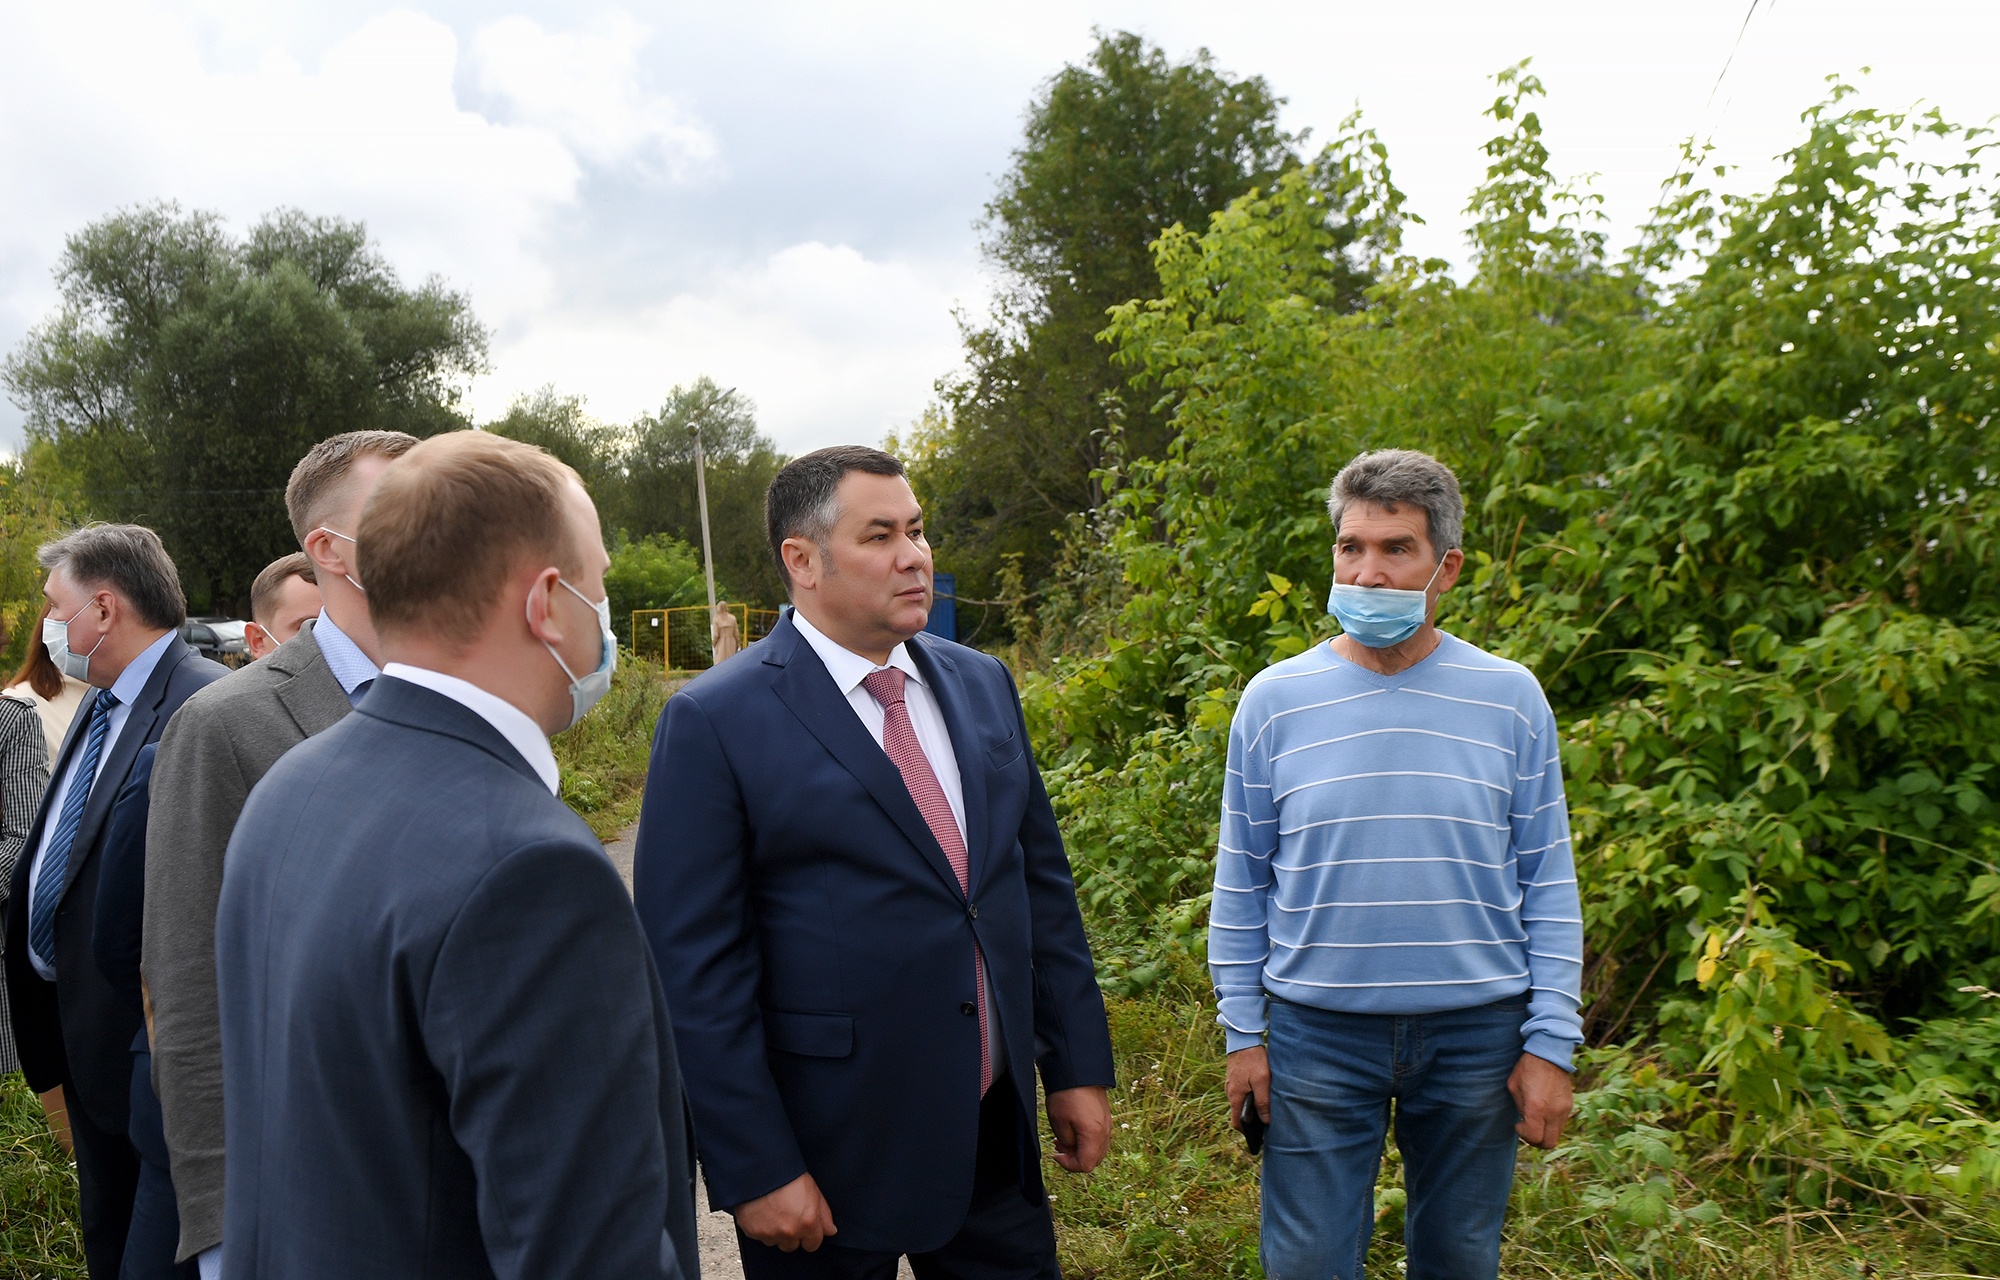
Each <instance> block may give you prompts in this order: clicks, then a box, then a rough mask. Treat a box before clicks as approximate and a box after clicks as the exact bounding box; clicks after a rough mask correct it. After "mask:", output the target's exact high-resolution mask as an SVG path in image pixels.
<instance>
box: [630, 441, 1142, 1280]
mask: <svg viewBox="0 0 2000 1280" xmlns="http://www.w3.org/2000/svg"><path fill="white" fill-rule="evenodd" d="M765 511H766V524H767V528H768V533H769V536H770V539H771V547H772V552H773V554H774V555H775V556H776V557H777V559H778V561H779V563H780V565H781V566H782V567H783V569H784V572H785V575H786V578H787V580H788V582H789V584H790V588H791V596H792V603H793V608H792V610H791V611H789V612H788V613H787V614H786V615H785V617H784V618H783V619H781V620H780V621H779V623H778V625H777V627H776V628H775V629H773V631H772V632H771V634H770V635H769V636H768V637H767V638H766V639H764V640H763V641H762V642H761V643H759V644H757V645H755V646H752V647H751V648H750V649H748V650H746V651H745V653H744V655H743V656H742V657H740V658H737V659H735V660H733V661H731V662H728V663H724V664H722V665H721V666H719V667H716V668H715V669H714V670H712V671H710V672H708V673H706V674H705V675H703V676H702V677H701V678H699V679H697V680H695V681H694V682H693V683H692V684H690V685H688V686H687V688H685V689H683V690H682V691H681V692H680V693H678V694H677V695H675V696H674V697H673V698H672V699H670V700H669V701H668V703H667V707H666V711H665V712H664V714H663V715H662V716H661V719H660V727H659V731H658V734H657V736H656V737H655V739H654V745H653V759H652V765H651V772H650V774H649V776H648V778H647V783H646V799H645V808H644V811H643V814H642V817H641V820H640V825H639V841H638V850H637V854H636V860H635V866H634V873H635V889H636V892H637V899H638V904H639V914H640V917H641V918H642V919H643V920H644V921H645V922H646V929H647V932H648V934H649V936H650V937H651V939H652V942H653V951H654V954H655V956H656V957H657V958H658V961H659V964H660V968H661V970H662V971H663V972H666V973H671V974H674V975H676V976H675V981H674V1001H673V1013H674V1031H675V1036H676V1039H677V1040H678V1042H679V1044H680V1047H681V1055H682V1056H681V1069H682V1071H683V1072H684V1073H685V1075H686V1076H687V1081H688V1096H689V1100H690V1102H691V1104H692V1106H693V1108H694V1115H695V1127H696V1132H697V1133H698V1134H699V1142H700V1148H701V1162H702V1167H703V1169H704V1171H705V1173H706V1175H707V1179H708V1188H709V1199H710V1202H711V1204H713V1205H714V1206H715V1207H717V1208H726V1209H729V1210H731V1211H732V1212H733V1213H734V1214H735V1216H736V1224H737V1230H738V1233H739V1237H740V1239H741V1242H742V1251H743V1265H744V1271H745V1273H746V1274H747V1275H748V1276H749V1277H751V1280H761V1278H762V1277H767V1276H769V1277H778V1276H787V1277H789V1276H840V1277H850V1276H851V1277H885V1278H886V1277H890V1276H893V1275H894V1274H895V1268H896V1260H897V1258H898V1256H899V1255H908V1256H909V1258H910V1260H911V1265H912V1268H913V1269H914V1271H915V1273H916V1274H917V1275H918V1276H920V1277H930V1276H967V1277H970V1276H980V1277H995V1278H996V1280H997V1278H999V1277H1017V1276H1018V1277H1030V1276H1035V1277H1040V1276H1054V1275H1057V1274H1058V1273H1057V1270H1056V1260H1055V1236H1054V1229H1053V1226H1052V1224H1051V1222H1050V1217H1049V1208H1048V1200H1047V1194H1046V1192H1045V1191H1044V1189H1043V1185H1042V1179H1041V1171H1040V1151H1039V1144H1038V1142H1037V1139H1036V1136H1035V1127H1034V1124H1033V1122H1032V1119H1031V1117H1032V1116H1033V1115H1034V1101H1035V1086H1034V1076H1033V1073H1034V1072H1035V1071H1036V1070H1037V1069H1039V1070H1040V1072H1041V1077H1042V1084H1043V1087H1044V1089H1045V1091H1046V1092H1047V1095H1048V1102H1047V1106H1048V1114H1049V1120H1050V1124H1051V1128H1052V1131H1053V1132H1054V1134H1055V1137H1056V1148H1057V1154H1056V1159H1057V1161H1058V1163H1060V1164H1062V1166H1063V1167H1064V1168H1066V1169H1069V1170H1071V1171H1073V1172H1083V1171H1088V1170H1089V1169H1091V1168H1093V1167H1094V1166H1095V1165H1096V1164H1097V1163H1098V1161H1099V1160H1101V1159H1102V1158H1103V1156H1104V1153H1105V1149H1106V1145H1107V1143H1108V1142H1109V1137H1110V1113H1109V1110H1108V1108H1107V1105H1106V1101H1105V1090H1106V1089H1107V1088H1108V1087H1109V1086H1110V1085H1111V1084H1112V1063H1111V1044H1110V1035H1109V1032H1108V1030H1107V1028H1106V1025H1105V1016H1104V1001H1103V997H1102V996H1101V995H1100V994H1099V993H1098V989H1097V983H1096V980H1095V977H1094V975H1093V970H1092V966H1091V959H1090V950H1089V947H1088V945H1087V943H1086V942H1085V940H1084V933H1083V920H1082V917H1081V914H1080V913H1079V911H1078V909H1077V902H1076V890H1075V886H1074V884H1073V882H1072V880H1071V878H1070V868H1069V861H1068V858H1067V857H1066V856H1065V854H1064V853H1063V847H1062V838H1061V836H1060V835H1059V834H1058V832H1057V830H1056V823H1055V816H1054V814H1053V813H1052V812H1051V810H1050V808H1049V800H1048V796H1047V793H1046V792H1045V791H1044V790H1043V789H1042V782H1041V775H1040V773H1039V772H1038V771H1037V770H1036V768H1035V762H1034V757H1033V755H1032V754H1031V753H1030V751H1029V747H1028V737H1027V725H1026V723H1025V722H1024V721H1023V719H1022V715H1021V704H1020V699H1019V697H1018V695H1017V694H1016V693H1015V690H1014V685H1013V680H1012V678H1011V677H1010V676H1009V675H1008V673H1007V669H1006V668H1005V667H1004V666H1002V665H1001V664H1000V663H999V662H997V661H995V660H994V659H992V658H990V657H987V656H986V655H984V654H982V653H979V652H977V651H976V650H973V649H968V648H964V647H962V646H959V645H955V644H951V643H948V642H945V641H941V640H938V639H936V638H935V637H933V636H930V635H924V634H920V633H921V632H922V631H923V627H924V623H925V620H926V619H927V618H928V617H929V614H930V607H931V554H930V548H929V546H928V544H926V543H925V541H924V533H923V511H922V508H921V507H919V506H918V504H917V500H916V497H915V495H913V494H912V493H911V491H910V486H909V483H908V482H907V480H905V478H904V474H903V467H902V464H901V463H899V462H898V461H896V459H894V458H892V457H890V456H889V455H887V454H885V453H882V452H880V451H879V450H875V449H867V448H862V447H859V446H842V447H838V448H833V449H822V450H820V451H818V452H817V453H811V454H807V455H806V456H805V457H802V458H799V459H797V460H795V461H793V462H792V463H790V464H788V465H787V466H786V467H785V468H784V469H783V470H782V471H780V472H779V473H778V475H777V477H776V479H774V480H773V481H772V483H771V489H770V492H769V494H768V495H767V497H766V502H765Z"/></svg>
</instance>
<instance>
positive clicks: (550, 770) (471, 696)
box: [382, 662, 562, 795]
mask: <svg viewBox="0 0 2000 1280" xmlns="http://www.w3.org/2000/svg"><path fill="white" fill-rule="evenodd" d="M382 674H383V675H385V676H394V677H395V678H396V679H398V680H407V681H409V682H410V683H411V684H420V685H422V686H423V687H424V688H426V689H429V690H430V691H431V692H432V693H441V694H443V695H444V696H445V697H447V698H450V699H451V700H452V701H453V702H456V703H457V704H458V705H460V706H462V707H464V708H465V709H466V710H467V711H470V712H471V713H472V714H474V715H476V716H478V717H479V718H480V719H481V720H484V721H485V722H486V723H488V724H490V725H492V726H493V729H494V732H496V733H498V734H499V735H500V736H501V737H503V738H505V739H506V740H507V745H508V746H511V747H513V748H514V750H516V751H518V752H520V753H521V758H522V759H523V760H526V761H527V762H528V765H529V767H531V768H532V769H534V771H535V776H536V777H538V778H540V779H541V780H542V784H543V785H544V786H546V787H547V788H548V789H549V793H550V794H551V795H557V794H560V792H561V787H562V773H561V771H560V770H558V769H557V768H556V753H555V752H554V751H552V750H550V749H549V735H547V734H546V733H543V732H542V726H540V725H538V724H536V723H535V722H534V721H533V720H530V719H529V718H528V713H527V712H525V711H523V710H521V709H520V708H519V707H517V706H515V705H514V704H513V703H511V702H509V701H507V700H506V699H505V698H502V697H499V696H497V695H495V694H491V693H488V692H486V690H484V689H482V688H480V687H479V686H478V685H476V684H473V683H472V682H471V681H469V680H461V679H459V678H458V677H457V676H448V675H446V674H445V673H444V672H442V671H432V670H430V669H429V668H427V667H413V666H411V665H410V664H409V663H407V662H392V663H390V664H389V665H388V666H386V667H384V668H382Z"/></svg>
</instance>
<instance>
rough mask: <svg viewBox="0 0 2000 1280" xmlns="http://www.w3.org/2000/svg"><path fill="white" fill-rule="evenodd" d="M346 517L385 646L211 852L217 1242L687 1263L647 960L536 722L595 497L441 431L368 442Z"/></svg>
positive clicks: (609, 658)
mask: <svg viewBox="0 0 2000 1280" xmlns="http://www.w3.org/2000/svg"><path fill="white" fill-rule="evenodd" d="M355 537H356V543H355V554H356V569H357V571H358V572H357V576H358V578H359V580H360V581H361V582H362V583H365V584H366V588H367V591H368V613H369V618H370V620H371V622H372V623H373V625H374V628H375V632H376V636H377V637H378V639H379V640H380V643H381V646H382V653H383V656H384V657H385V658H387V659H388V661H387V662H386V663H385V664H384V666H383V668H382V674H381V675H380V676H379V677H377V678H376V680H375V683H374V686H373V687H372V688H371V689H370V691H369V692H368V694H367V696H366V697H364V698H363V699H362V700H361V702H360V704H359V706H357V707H356V708H355V711H354V714H352V715H350V716H348V717H346V718H345V719H343V720H341V721H340V722H339V723H338V724H336V725H334V726H333V727H332V728H331V729H328V730H326V731H325V732H323V733H321V734H320V735H319V736H317V737H314V738H309V739H307V740H306V741H305V742H302V743H300V744H299V745H298V746H296V747H294V748H292V749H291V750H290V751H289V752H287V753H286V754H285V756H284V757H283V758H282V759H280V760H279V761H278V763H277V764H276V765H274V766H273V767H272V768H271V770H270V772H268V773H266V774H265V775H264V777H263V779H262V780H261V781H259V782H258V783H257V785H256V787H255V788H253V789H252V790H251V792H250V799H249V802H248V803H247V804H246V805H245V806H244V809H243V816H242V817H241V818H240V819H238V821H237V823H236V829H235V832H234V833H233V834H232V835H231V836H230V840H229V849H228V853H227V856H226V858H225V859H224V862H223V873H222V897H221V903H220V905H219V907H218V910H217V913H216V921H215V969H216V985H217V991H218V995H219V996H220V999H221V1010H222V1062H223V1091H222V1098H223V1108H224V1130H225V1134H226V1142H227V1151H226V1156H227V1158H226V1161H225V1165H224V1168H225V1177H226V1179H227V1181H226V1188H227V1191H226V1195H227V1208H226V1212H225V1214H224V1218H223V1241H222V1273H223V1275H225V1276H227V1277H228V1278H229V1280H260V1278H262V1280H317V1278H321V1277H323V1278H324V1280H348V1278H349V1277H357V1276H412V1277H414V1276H423V1277H428V1278H429V1280H451V1278H454V1277H464V1280H493V1278H495V1277H498V1278H500V1280H559V1278H561V1277H576V1278H577V1280H586V1278H587V1280H602V1278H607V1277H617V1278H618V1280H679V1278H680V1277H682V1276H687V1277H695V1276H697V1275H698V1274H699V1272H698V1268H699V1263H698V1261H697V1258H696V1254H695V1246H694V1197H693V1182H692V1173H693V1166H692V1152H691V1150H690V1144H689V1142H688V1135H687V1129H686V1125H685V1123H684V1116H685V1112H684V1110H683V1103H682V1100H681V1090H680V1078H679V1075H678V1073H677V1072H676V1071H675V1068H674V1044H673V1033H672V1030H671V1026H670V1024H669V1023H668V1020H667V1010H666V1004H665V1000H664V997H663V995H662V993H661V988H660V979H659V976H658V973H657V972H656V970H655V969H654V967H653V963H652V957H651V956H650V955H649V954H648V951H647V948H646V941H645V937H644V935H643V934H642V933H641V932H640V929H639V921H638V917H636V916H635V915H634V914H633V912H632V904H631V900H630V899H629V898H628V897H627V896H626V893H625V886H624V885H623V883H621V882H620V880H619V878H618V873H617V871H616V870H614V869H613V867H612V865H611V861H610V859H609V858H607V857H605V855H604V846H603V845H602V844H601V843H600V842H599V841H598V840H597V839H596V838H595V837H593V836H592V835H591V832H590V828H589V827H587V826H585V825H584V824H583V821H582V820H581V819H580V818H578V817H577V816H576V815H575V814H574V813H572V812H570V810H569V809H568V808H567V807H566V806H565V805H564V804H563V803H562V801H561V800H559V799H557V798H556V794H555V793H556V789H557V780H558V779H557V771H556V761H555V756H554V754H553V753H552V752H551V751H550V749H549V741H548V735H549V734H551V733H555V732H558V731H560V730H562V729H566V728H568V727H570V726H571V725H573V724H575V723H576V722H577V721H578V720H581V719H582V718H583V716H584V714H585V713H586V712H587V711H589V710H590V707H591V704H592V703H594V702H595V701H596V700H597V699H598V698H599V697H601V696H602V695H603V693H604V691H605V690H606V689H607V688H608V687H609V685H610V681H611V671H612V668H613V666H614V665H615V659H616V654H617V648H616V646H617V641H616V639H614V638H613V636H612V634H611V626H610V615H609V612H608V610H607V608H606V605H605V596H604V570H605V567H606V565H607V564H608V563H609V559H608V557H607V556H606V555H605V553H604V543H603V539H602V538H601V537H600V536H599V534H598V525H597V513H596V511H595V510H594V509H593V508H592V507H591V504H590V499H589V497H588V496H587V495H586V494H585V493H584V490H583V486H582V485H581V484H580V483H578V481H577V478H576V473H575V472H574V471H571V470H570V469H569V468H568V467H565V466H563V465H562V464H561V463H559V462H557V461H556V460H555V459H553V458H551V457H549V456H548V455H547V454H545V453H543V452H542V451H541V450H539V449H536V448H533V447H531V446H529V445H524V444H518V443H515V442H514V441H511V440H503V439H501V438H500V437H498V436H493V435H488V434H486V433H484V432H478V431H460V432H454V433H451V434H448V435H443V436H434V437H432V438H431V439H429V440H426V441H424V442H423V443H422V444H420V445H417V446H416V447H415V448H413V449H411V450H410V451H409V452H407V453H405V454H403V455H402V456H401V457H400V458H398V459H397V460H396V461H395V462H393V463H391V464H390V465H389V467H388V468H387V469H386V470H384V471H383V472H382V475H381V478H380V479H379V480H378V481H376V484H375V488H374V491H373V492H372V493H371V494H370V496H369V499H368V505H367V506H366V507H365V508H364V509H363V511H362V514H361V523H360V525H359V527H358V528H357V529H356V531H355Z"/></svg>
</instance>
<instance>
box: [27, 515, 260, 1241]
mask: <svg viewBox="0 0 2000 1280" xmlns="http://www.w3.org/2000/svg"><path fill="white" fill-rule="evenodd" d="M38 558H39V559H40V561H41V564H42V567H43V568H45V569H47V570H48V571H49V576H48V581H47V583H46V584H45V585H44V586H43V588H42V594H43V595H45V596H47V597H48V601H49V613H48V616H47V618H46V620H45V621H44V622H43V624H42V642H43V643H44V644H46V645H47V646H48V649H49V656H50V657H51V658H52V659H54V661H55V664H56V665H57V666H58V667H60V668H62V670H63V673H64V674H65V675H68V676H72V677H74V678H75V679H78V680H81V681H83V682H84V683H85V684H87V685H90V686H91V692H90V695H89V696H88V697H86V698H85V699H84V700H83V705H82V706H81V707H80V708H79V709H78V711H77V714H76V719H75V720H74V721H72V722H71V724H70V727H69V734H68V736H66V737H65V738H64V739H63V744H62V750H61V751H60V752H58V753H57V755H56V760H55V767H54V771H53V773H52V775H51V777H52V780H51V781H50V783H49V787H48V790H47V791H46V792H44V793H43V795H42V803H41V808H40V809H39V810H38V811H37V812H36V814H35V821H34V825H33V826H32V827H30V828H29V830H28V840H27V843H26V844H25V845H24V846H23V847H22V856H21V858H20V860H19V861H17V862H16V863H15V864H14V879H13V883H12V885H11V888H10V892H9V894H8V898H7V952H6V971H7V994H8V1003H9V1008H10V1010H11V1011H12V1015H13V1021H14V1040H15V1043H16V1044H18V1045H19V1046H20V1050H21V1069H22V1070H23V1071H24V1072H25V1073H26V1074H27V1077H28V1087H29V1088H31V1089H33V1090H34V1091H35V1092H37V1093H43V1092H46V1091H48V1090H50V1089H54V1088H56V1087H58V1086H60V1087H61V1088H62V1091H63V1097H64V1098H65V1100H66V1101H67V1103H68V1105H69V1122H70V1134H71V1136H72V1139H73V1140H74V1142H75V1146H76V1179H77V1192H78V1202H79V1209H80V1211H81V1217H82V1220H83V1221H82V1226H83V1252H84V1260H85V1262H86V1263H87V1264H88V1265H89V1268H90V1274H91V1275H92V1276H94V1277H97V1280H114V1277H116V1276H117V1275H118V1273H119V1269H120V1266H121V1265H122V1262H123V1259H124V1255H125V1237H126V1233H127V1231H128V1230H129V1229H130V1226H131V1221H132V1202H133V1196H134V1194H135V1193H136V1190H137V1187H138V1183H139V1155H138V1152H137V1151H136V1150H135V1149H134V1148H133V1146H132V1142H131V1140H130V1138H129V1136H128V1129H129V1126H130V1123H131V1091H132V1043H133V1041H134V1039H135V1038H137V1037H138V1035H139V1034H140V1028H141V1026H142V1025H143V1019H142V1018H141V1016H140V1013H139V1010H138V1009H137V1008H135V1007H134V1006H133V1005H132V1004H131V1003H130V1002H129V1001H128V1000H127V999H126V997H125V996H124V994H123V993H121V992H119V991H118V990H117V989H116V988H114V987H113V986H112V985H111V984H110V983H109V982H108V981H106V980H105V977H104V974H103V972H102V971H100V970H99V969H98V967H97V959H96V956H95V954H94V946H93V937H92V935H93V929H92V925H93V922H94V919H95V915H96V910H97V886H98V879H99V875H100V872H101V869H102V861H103V860H102V858H101V857H100V854H101V853H102V850H103V845H104V841H105V836H106V830H107V824H106V822H105V818H106V816H107V815H108V814H109V813H110V812H111V806H112V802H113V801H114V800H115V799H117V797H118V793H119V791H120V789H121V788H123V787H124V785H125V782H126V779H127V777H128V775H130V774H131V772H132V766H133V762H134V761H135V760H137V759H138V757H139V751H140V749H141V748H142V747H144V746H146V745H147V744H148V743H154V742H158V741H159V740H160V732H161V730H163V729H165V728H166V727H167V721H168V720H169V719H171V718H172V717H173V714H174V712H176V711H178V710H179V709H180V705H181V703H183V702H185V701H187V698H188V695H189V694H191V693H193V692H194V691H195V690H197V689H199V688H201V687H202V686H203V685H206V684H209V683H211V682H213V681H215V680H219V679H221V678H222V677H223V676H226V675H228V674H229V670H228V668H226V667H224V666H222V665H221V664H220V663H216V662H211V661H209V660H208V659H207V658H203V657H200V656H199V655H197V654H196V653H195V651H194V650H193V649H190V648H189V647H188V646H187V645H186V644H184V643H182V642H181V639H180V636H179V635H178V634H177V633H178V631H179V628H180V626H181V624H182V623H183V622H185V621H187V600H186V597H184V596H183V595H182V594H181V586H180V578H179V576H178V575H177V574H176V573H175V571H174V562H173V561H172V560H171V559H169V558H168V556H167V552H166V548H164V547H163V546H161V545H160V539H159V535H157V534H155V533H154V532H153V531H152V530H151V529H144V528H140V527H139V526H137V525H128V524H99V525H87V526H85V527H84V528H81V529H78V530H76V531H75V532H74V533H71V534H70V535H68V536H67V537H64V538H60V539H58V540H57V541H55V542H51V543H49V544H47V545H46V546H44V547H42V548H41V549H40V551H39V552H38Z"/></svg>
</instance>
